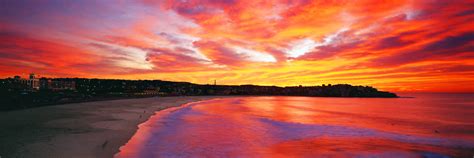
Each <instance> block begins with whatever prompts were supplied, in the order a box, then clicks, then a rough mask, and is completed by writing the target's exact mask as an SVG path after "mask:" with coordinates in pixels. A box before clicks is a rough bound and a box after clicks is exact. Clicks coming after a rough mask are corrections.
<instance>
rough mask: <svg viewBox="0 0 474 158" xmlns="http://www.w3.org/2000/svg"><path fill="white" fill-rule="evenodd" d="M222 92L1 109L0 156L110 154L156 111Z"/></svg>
mask: <svg viewBox="0 0 474 158" xmlns="http://www.w3.org/2000/svg"><path fill="white" fill-rule="evenodd" d="M222 97H225V96H186V97H184V96H181V97H152V98H138V99H122V100H107V101H96V102H83V103H72V104H65V105H57V106H46V107H39V108H31V109H23V110H16V111H4V112H0V125H1V128H0V156H2V157H37V158H42V157H113V156H114V154H116V153H117V152H118V151H119V148H120V147H121V146H122V145H124V144H125V143H127V142H128V140H129V139H130V138H131V137H132V136H133V134H134V133H135V132H136V130H137V129H138V125H139V124H141V123H143V122H145V121H146V120H148V118H149V117H151V116H152V115H154V114H155V112H156V111H160V110H163V109H167V108H171V107H178V106H181V105H183V104H186V103H190V102H196V101H203V100H209V99H214V98H222Z"/></svg>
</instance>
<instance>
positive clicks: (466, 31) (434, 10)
mask: <svg viewBox="0 0 474 158" xmlns="http://www.w3.org/2000/svg"><path fill="white" fill-rule="evenodd" d="M0 70H1V71H0V77H1V78H6V77H11V76H14V75H26V74H28V73H30V72H34V73H36V74H39V75H41V76H45V77H87V78H119V79H161V80H172V81H187V82H194V83H202V84H206V83H213V82H214V80H215V79H216V80H217V83H218V84H256V85H278V86H294V85H321V84H337V83H349V84H353V85H371V86H375V87H377V88H379V89H381V90H388V91H395V92H401V91H420V92H474V1H470V0H466V1H464V2H463V1H462V0H457V1H449V0H443V1H434V0H412V1H409V0H407V1H404V0H394V1H381V0H374V1H364V0H348V1H345V0H339V1H310V0H286V1H285V0H282V1H280V0H268V1H258V0H242V1H238V0H207V1H194V0H188V1H187V0H181V1H179V0H176V1H159V0H158V1H151V0H150V1H148V0H143V1H139V0H131V1H126V0H97V1H96V0H77V1H73V0H54V1H53V0H51V1H47V0H2V1H0Z"/></svg>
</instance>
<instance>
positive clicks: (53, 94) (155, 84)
mask: <svg viewBox="0 0 474 158" xmlns="http://www.w3.org/2000/svg"><path fill="white" fill-rule="evenodd" d="M30 80H31V79H30ZM0 95H1V98H0V110H14V109H23V108H30V107H39V106H45V105H53V104H63V103H71V102H85V101H96V100H108V99H120V98H136V97H151V96H208V95H221V96H228V95H250V96H314V97H380V98H394V97H398V96H397V95H396V94H394V93H390V92H383V91H378V90H377V89H375V88H373V87H369V86H352V85H348V84H337V85H331V84H329V85H321V86H292V87H278V86H257V85H209V84H207V85H201V84H193V83H188V82H171V81H161V80H111V79H85V78H56V79H48V78H41V79H36V80H35V82H27V80H25V79H20V78H7V79H2V80H0Z"/></svg>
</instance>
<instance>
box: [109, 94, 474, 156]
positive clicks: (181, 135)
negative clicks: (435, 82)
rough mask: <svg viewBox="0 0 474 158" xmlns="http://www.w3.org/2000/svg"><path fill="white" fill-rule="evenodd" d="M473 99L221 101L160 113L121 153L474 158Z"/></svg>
mask: <svg viewBox="0 0 474 158" xmlns="http://www.w3.org/2000/svg"><path fill="white" fill-rule="evenodd" d="M472 98H473V97H472V96H468V97H465V98H459V96H456V97H450V96H442V97H439V96H437V97H433V96H429V95H426V96H419V97H417V98H414V99H407V98H405V99H403V98H401V99H363V98H311V97H240V98H226V99H216V100H210V101H204V102H198V103H192V104H188V105H185V106H183V107H181V108H175V109H168V110H165V111H161V112H158V113H157V115H155V116H153V117H152V118H151V119H150V120H148V121H147V122H145V123H144V124H142V125H140V127H139V130H138V131H137V133H136V134H135V135H134V136H133V137H132V139H131V140H130V141H129V142H128V143H127V144H126V145H125V146H123V147H122V148H121V152H120V153H118V154H117V155H116V157H314V156H331V157H354V156H356V157H371V156H376V157H420V156H421V157H439V156H441V157H443V156H468V157H471V156H472V154H473V153H472V152H471V151H474V150H473V149H474V123H473V122H472V120H474V110H473V108H472V107H473V106H474V105H473V104H471V103H473V99H472Z"/></svg>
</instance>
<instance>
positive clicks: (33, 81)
mask: <svg viewBox="0 0 474 158" xmlns="http://www.w3.org/2000/svg"><path fill="white" fill-rule="evenodd" d="M13 80H14V81H15V82H16V83H17V84H19V85H22V86H23V87H24V88H25V90H39V88H40V82H39V79H38V78H36V76H35V74H33V73H32V74H30V77H29V78H28V79H24V78H21V77H20V76H15V77H13Z"/></svg>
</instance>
